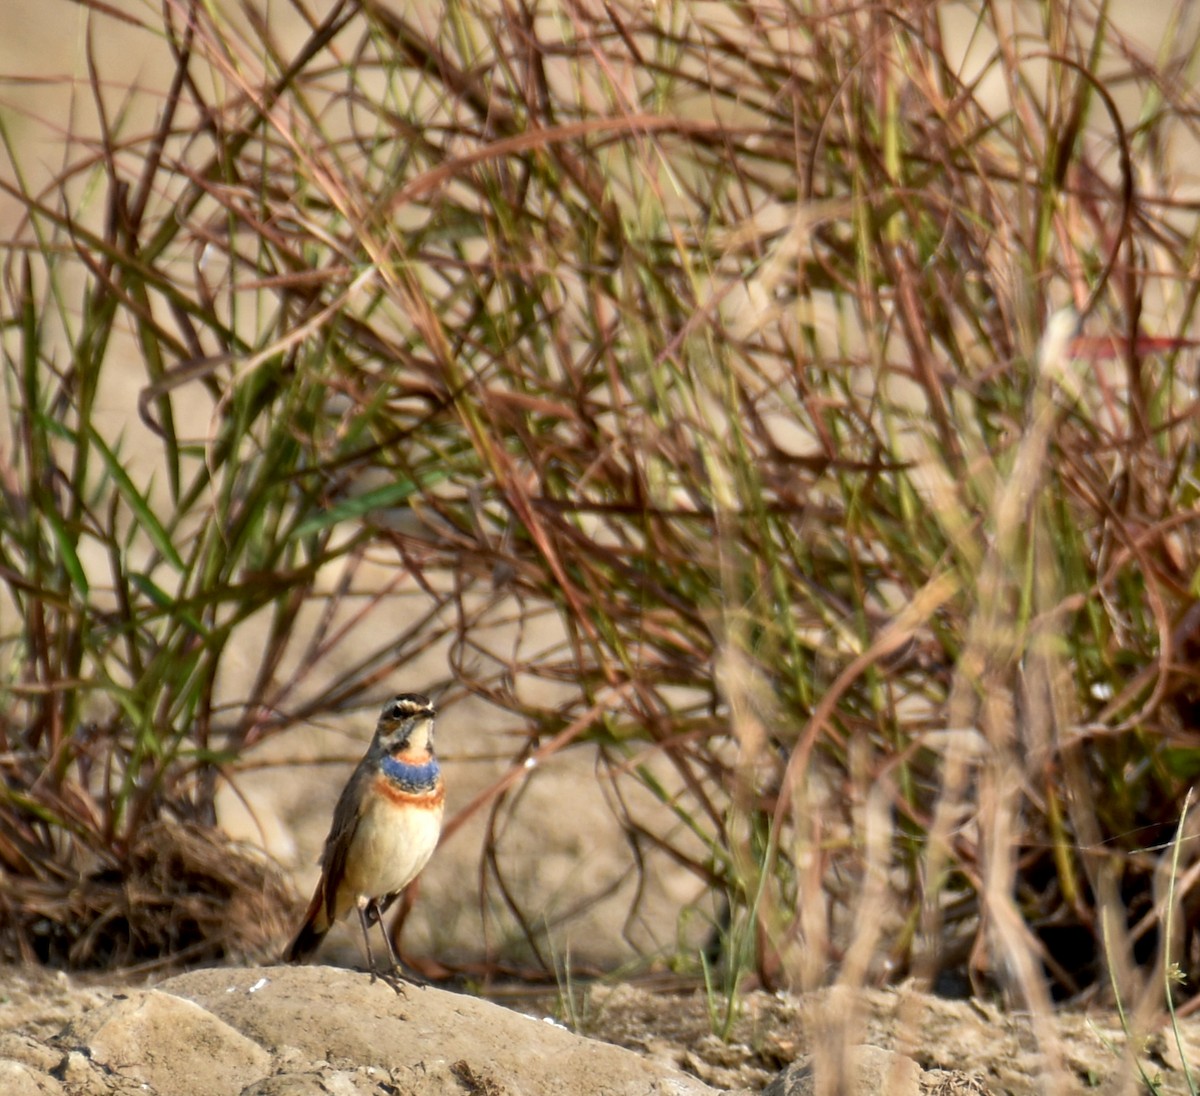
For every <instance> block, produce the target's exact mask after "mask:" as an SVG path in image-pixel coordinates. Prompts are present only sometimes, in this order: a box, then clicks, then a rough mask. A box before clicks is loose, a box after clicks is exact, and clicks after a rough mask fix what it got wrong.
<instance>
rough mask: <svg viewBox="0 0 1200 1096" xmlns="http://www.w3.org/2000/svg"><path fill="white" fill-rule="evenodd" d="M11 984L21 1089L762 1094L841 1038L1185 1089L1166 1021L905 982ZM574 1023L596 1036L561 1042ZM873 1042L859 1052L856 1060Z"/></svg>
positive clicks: (931, 1067) (1102, 1080) (853, 1054)
mask: <svg viewBox="0 0 1200 1096" xmlns="http://www.w3.org/2000/svg"><path fill="white" fill-rule="evenodd" d="M0 986H2V987H3V995H2V997H0V1091H3V1092H4V1093H6V1094H11V1096H24V1094H25V1093H30V1094H33V1093H38V1094H50V1093H53V1094H60V1093H72V1094H77V1096H92V1094H100V1093H111V1092H119V1093H124V1092H130V1093H132V1092H140V1093H143V1094H147V1093H148V1094H150V1096H155V1094H160V1096H168V1094H172V1093H184V1092H187V1093H189V1094H191V1096H208V1094H211V1096H225V1094H226V1093H228V1094H230V1096H233V1094H235V1093H255V1094H258V1096H263V1094H266V1093H276V1094H284V1093H301V1092H312V1093H317V1092H326V1093H330V1092H332V1093H353V1092H374V1093H384V1092H394V1091H404V1092H408V1093H413V1094H418V1096H419V1094H421V1093H425V1092H443V1091H465V1092H484V1093H494V1094H500V1093H505V1092H531V1093H532V1092H556V1093H568V1094H569V1093H576V1092H579V1093H584V1092H601V1091H603V1092H625V1091H629V1092H672V1093H674V1094H676V1096H681V1094H688V1096H702V1094H704V1093H707V1092H711V1091H714V1090H733V1091H740V1092H745V1091H761V1090H762V1089H763V1088H764V1086H767V1085H768V1084H770V1083H771V1082H772V1081H774V1080H775V1079H776V1078H777V1077H778V1076H779V1074H780V1071H781V1070H784V1069H785V1067H787V1066H788V1065H789V1063H793V1062H796V1061H798V1060H802V1059H805V1058H807V1059H809V1060H810V1062H812V1063H815V1064H816V1066H817V1068H818V1069H821V1068H824V1069H826V1070H827V1071H829V1072H827V1073H826V1074H825V1075H826V1076H830V1075H832V1074H834V1073H837V1075H838V1076H842V1075H843V1074H842V1073H841V1072H838V1071H840V1070H844V1069H846V1068H847V1067H846V1066H845V1065H844V1064H843V1063H842V1062H841V1060H840V1059H839V1058H837V1057H836V1056H835V1055H834V1052H835V1051H840V1050H841V1049H844V1048H855V1047H860V1046H867V1047H874V1048H882V1049H884V1050H888V1051H894V1052H896V1055H897V1057H898V1058H899V1059H904V1060H905V1061H908V1062H911V1063H915V1065H914V1066H913V1069H914V1071H916V1072H920V1071H925V1072H921V1073H920V1086H919V1089H910V1088H900V1087H897V1088H896V1089H895V1091H905V1092H908V1091H920V1092H923V1093H933V1092H937V1093H942V1094H948V1093H951V1092H956V1093H967V1092H971V1093H995V1094H999V1093H1014V1094H1025V1093H1055V1094H1059V1093H1071V1092H1085V1091H1103V1092H1124V1091H1129V1092H1133V1091H1139V1090H1140V1091H1145V1088H1144V1087H1143V1086H1141V1085H1139V1083H1138V1078H1139V1074H1138V1072H1137V1068H1138V1065H1140V1067H1141V1068H1142V1069H1144V1070H1145V1074H1146V1076H1147V1077H1149V1078H1152V1079H1155V1081H1156V1083H1157V1084H1158V1085H1159V1088H1158V1091H1159V1092H1161V1093H1176V1092H1178V1093H1183V1092H1187V1091H1188V1086H1187V1078H1186V1075H1185V1072H1184V1070H1183V1068H1182V1061H1181V1058H1180V1048H1179V1045H1177V1043H1176V1041H1175V1039H1174V1037H1173V1036H1171V1034H1170V1032H1169V1030H1167V1029H1164V1028H1162V1027H1160V1028H1158V1029H1157V1030H1155V1031H1151V1032H1149V1033H1148V1034H1146V1035H1145V1036H1144V1037H1141V1038H1139V1039H1137V1040H1135V1041H1134V1043H1133V1045H1134V1046H1136V1047H1137V1048H1138V1049H1139V1060H1138V1063H1134V1062H1132V1061H1131V1060H1128V1059H1127V1058H1126V1057H1125V1054H1126V1049H1127V1047H1128V1046H1129V1045H1130V1043H1129V1041H1128V1040H1127V1039H1126V1038H1125V1036H1124V1034H1123V1033H1122V1031H1121V1028H1120V1024H1119V1023H1118V1022H1117V1018H1116V1016H1115V1015H1114V1014H1112V1013H1111V1012H1109V1011H1107V1010H1103V1009H1095V1010H1092V1011H1091V1012H1083V1011H1075V1010H1069V1009H1068V1010H1064V1011H1062V1012H1061V1013H1059V1014H1057V1015H1056V1016H1055V1017H1054V1019H1053V1020H1052V1021H1039V1022H1038V1023H1037V1024H1032V1023H1031V1022H1030V1020H1029V1018H1028V1017H1023V1016H1020V1015H1012V1014H1005V1013H1002V1012H1000V1011H998V1010H996V1009H993V1008H991V1007H989V1006H987V1005H982V1004H980V1003H978V1002H965V1001H945V1000H940V999H938V998H933V997H929V996H925V995H920V994H916V993H913V992H910V991H907V990H904V989H900V990H895V991H882V990H878V991H870V990H868V991H860V992H854V993H851V992H849V991H843V990H838V989H830V990H825V991H821V992H819V993H815V994H809V995H805V996H798V997H792V996H786V995H774V994H764V993H746V994H743V995H739V996H738V997H737V999H736V1001H735V1003H734V1006H735V1007H734V1010H733V1014H732V1019H731V1022H730V1023H729V1026H728V1028H727V1030H722V1025H723V1021H724V1018H725V1014H724V1006H725V1004H726V1002H724V1001H719V1000H714V999H712V998H710V997H708V996H706V995H705V994H704V993H703V992H698V991H686V992H685V991H681V990H680V988H679V987H678V986H675V987H662V986H660V987H658V988H655V987H654V986H653V985H651V984H645V985H633V984H615V985H613V984H601V983H595V984H588V985H576V986H573V987H571V988H570V989H569V990H568V989H566V988H564V990H563V991H560V992H558V993H553V994H541V995H533V994H530V993H529V992H528V991H527V990H525V989H514V990H511V991H509V992H507V993H502V994H500V995H499V996H498V1003H489V1002H487V1001H484V1000H482V999H479V998H475V997H471V996H464V995H462V994H459V993H450V992H446V991H445V990H442V989H439V988H435V987H429V988H421V987H416V986H410V987H406V988H405V989H403V990H402V992H400V993H395V992H394V991H393V990H392V989H391V988H389V987H387V986H385V985H384V984H383V983H381V982H376V983H374V984H373V983H372V982H371V980H370V979H369V977H368V976H367V975H365V974H360V973H355V972H352V971H347V970H342V969H337V968H331V967H320V966H318V967H301V968H293V967H282V968H281V967H269V966H268V967H263V968H236V967H232V968H217V969H213V970H207V971H197V972H195V973H192V974H185V975H182V976H177V977H175V978H172V979H168V980H165V981H163V982H161V983H159V984H158V986H157V987H147V986H144V985H143V986H129V985H121V984H120V983H117V982H114V981H106V982H103V983H95V984H90V985H89V984H86V983H85V982H83V981H79V980H74V981H73V980H71V979H68V978H67V977H66V976H65V975H59V974H53V973H50V972H47V971H44V970H40V969H20V968H9V969H7V970H0ZM530 1017H533V1018H534V1019H536V1020H539V1021H542V1020H552V1021H555V1022H554V1023H540V1022H539V1023H536V1024H533V1023H531V1021H530V1019H529V1018H530ZM566 1028H572V1029H574V1030H575V1031H577V1032H578V1033H580V1034H582V1035H584V1036H586V1038H583V1039H577V1038H574V1037H570V1038H568V1033H567V1031H566V1030H565V1029H566ZM1181 1038H1182V1040H1183V1044H1184V1046H1185V1048H1187V1052H1188V1053H1189V1055H1190V1056H1191V1057H1192V1059H1193V1063H1195V1062H1196V1060H1197V1059H1196V1056H1195V1055H1194V1053H1193V1052H1194V1048H1195V1047H1197V1046H1200V1026H1197V1024H1196V1023H1195V1022H1193V1021H1191V1020H1187V1021H1185V1022H1184V1023H1183V1024H1182V1027H1181ZM606 1047H622V1048H625V1049H626V1051H629V1052H632V1053H628V1054H626V1053H621V1054H617V1053H613V1052H612V1051H610V1050H606V1049H605V1048H606ZM862 1053H863V1052H862V1051H859V1050H850V1051H848V1060H850V1061H851V1062H853V1061H856V1060H857V1059H858V1057H860V1056H861V1055H862ZM918 1067H919V1069H918ZM1192 1068H1193V1070H1194V1069H1195V1068H1196V1065H1195V1064H1193V1066H1192ZM689 1078H690V1079H692V1080H689ZM693 1081H694V1084H693ZM852 1090H854V1089H853V1086H849V1087H840V1086H839V1087H835V1088H834V1089H833V1090H832V1091H852ZM772 1091H777V1090H775V1089H773V1090H772ZM874 1091H875V1096H879V1090H878V1089H876V1090H874ZM884 1091H893V1089H890V1088H889V1087H888V1086H886V1085H885V1086H884Z"/></svg>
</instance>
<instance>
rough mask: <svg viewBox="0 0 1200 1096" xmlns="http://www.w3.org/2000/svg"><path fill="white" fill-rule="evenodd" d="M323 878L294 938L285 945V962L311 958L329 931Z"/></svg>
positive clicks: (296, 961)
mask: <svg viewBox="0 0 1200 1096" xmlns="http://www.w3.org/2000/svg"><path fill="white" fill-rule="evenodd" d="M324 884H325V880H324V879H322V880H321V882H320V883H318V884H317V890H316V893H315V894H314V895H313V896H312V901H311V902H309V904H308V912H307V913H306V914H305V915H304V923H303V924H302V925H301V926H300V931H299V932H298V933H296V938H295V939H294V940H293V941H292V942H291V943H290V944H289V945H288V946H287V950H286V951H285V952H284V953H283V961H284V962H285V963H303V962H304V961H305V960H306V959H309V958H311V956H312V954H313V952H314V951H316V950H317V948H319V947H320V946H321V941H322V940H324V939H325V934H326V933H327V932H329V926H330V924H331V923H332V922H331V921H330V920H329V914H328V912H327V911H326V909H325V885H324Z"/></svg>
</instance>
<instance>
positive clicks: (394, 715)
mask: <svg viewBox="0 0 1200 1096" xmlns="http://www.w3.org/2000/svg"><path fill="white" fill-rule="evenodd" d="M387 715H388V718H390V719H395V720H402V719H412V718H413V717H414V716H418V715H433V706H432V705H431V704H430V703H429V701H427V700H425V698H424V697H415V696H398V697H396V699H395V700H393V701H392V702H391V704H390V705H388V709H387Z"/></svg>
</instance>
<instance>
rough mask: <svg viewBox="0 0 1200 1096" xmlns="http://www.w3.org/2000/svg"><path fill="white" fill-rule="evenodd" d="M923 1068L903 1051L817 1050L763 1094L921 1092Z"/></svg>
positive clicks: (917, 1095)
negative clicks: (822, 1052)
mask: <svg viewBox="0 0 1200 1096" xmlns="http://www.w3.org/2000/svg"><path fill="white" fill-rule="evenodd" d="M923 1072H924V1071H923V1070H922V1069H921V1067H920V1066H919V1065H917V1063H916V1062H914V1061H913V1060H912V1059H911V1058H909V1057H907V1056H905V1055H903V1054H897V1053H896V1052H895V1051H891V1050H883V1049H881V1048H880V1047H873V1046H854V1047H849V1048H848V1049H847V1052H846V1054H845V1057H844V1058H841V1059H840V1060H839V1059H837V1058H834V1057H833V1056H831V1055H829V1056H826V1055H815V1054H814V1055H811V1056H809V1057H806V1058H803V1059H801V1060H799V1061H796V1062H793V1063H792V1064H791V1065H790V1066H788V1067H787V1069H785V1070H784V1071H783V1072H782V1073H780V1074H779V1076H777V1077H776V1078H775V1080H773V1081H772V1082H771V1083H770V1084H769V1085H767V1087H766V1088H765V1089H763V1096H825V1094H826V1093H829V1094H834V1093H836V1094H837V1096H921V1094H922V1084H921V1080H922V1074H923Z"/></svg>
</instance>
